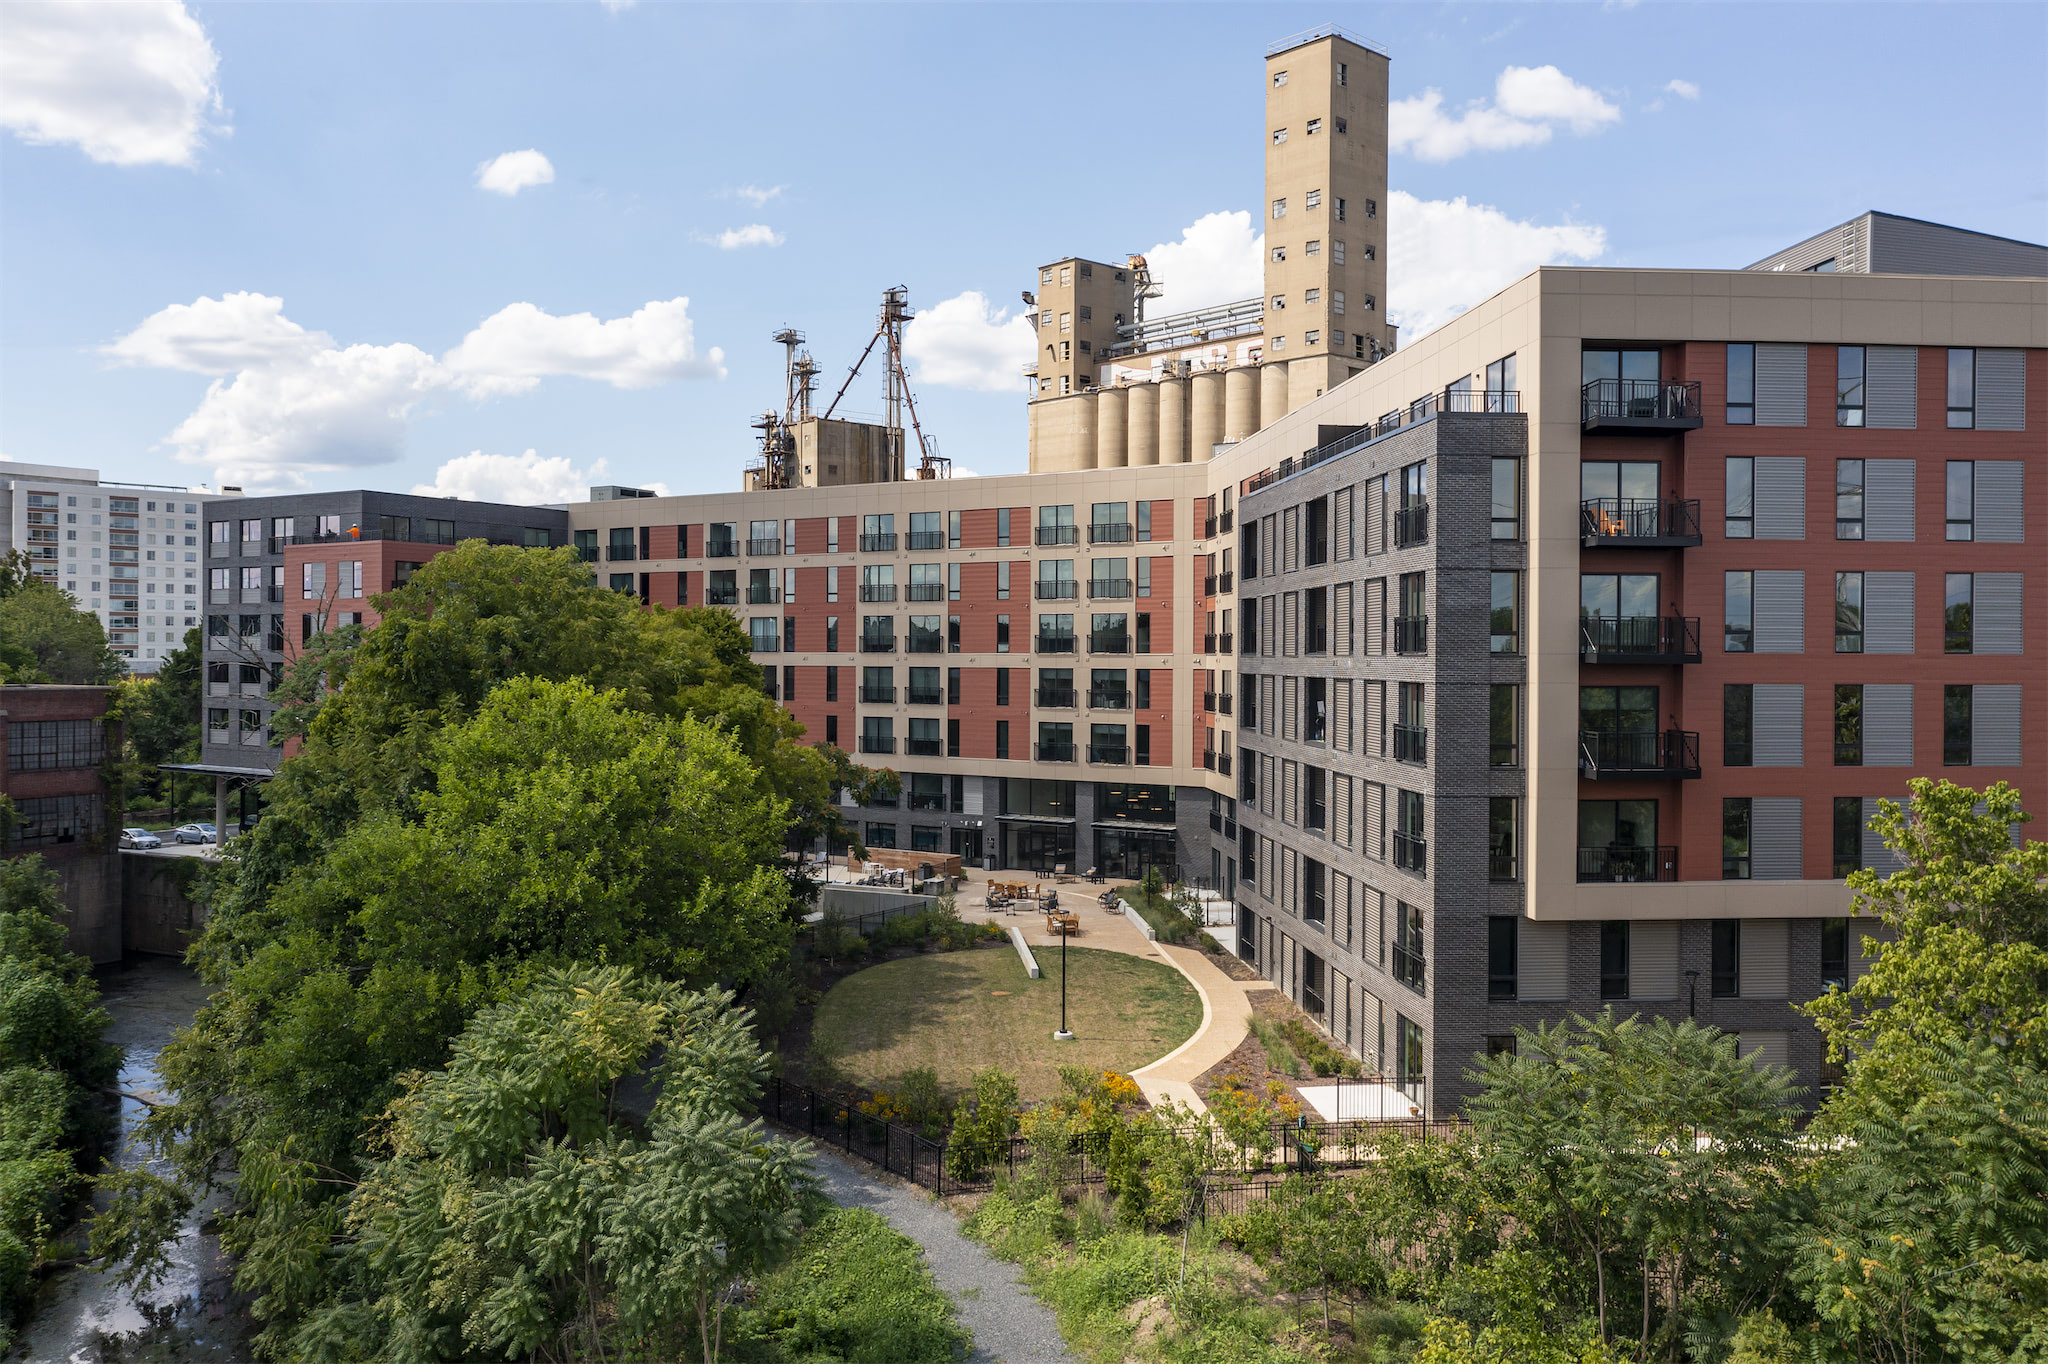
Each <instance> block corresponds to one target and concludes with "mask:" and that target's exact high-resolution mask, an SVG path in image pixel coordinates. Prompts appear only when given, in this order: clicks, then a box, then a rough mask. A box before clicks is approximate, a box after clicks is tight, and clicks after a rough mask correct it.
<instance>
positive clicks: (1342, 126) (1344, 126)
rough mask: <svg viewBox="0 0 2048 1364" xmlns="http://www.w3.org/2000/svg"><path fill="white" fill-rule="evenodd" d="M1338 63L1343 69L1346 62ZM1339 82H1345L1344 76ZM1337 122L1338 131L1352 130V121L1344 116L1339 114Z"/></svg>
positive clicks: (1346, 131)
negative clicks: (1348, 120)
mask: <svg viewBox="0 0 2048 1364" xmlns="http://www.w3.org/2000/svg"><path fill="white" fill-rule="evenodd" d="M1337 65H1338V68H1339V70H1340V71H1341V70H1342V68H1343V65H1344V64H1343V63H1342V62H1339V63H1338V64H1337ZM1338 84H1340V85H1341V84H1343V81H1342V78H1341V77H1340V78H1339V80H1338ZM1336 124H1337V131H1338V132H1340V133H1348V132H1350V131H1351V125H1350V123H1348V122H1346V121H1345V119H1344V118H1343V117H1342V116H1341V115H1340V116H1339V117H1338V118H1337V120H1336Z"/></svg>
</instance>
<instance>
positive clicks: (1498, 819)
mask: <svg viewBox="0 0 2048 1364" xmlns="http://www.w3.org/2000/svg"><path fill="white" fill-rule="evenodd" d="M1520 808H1521V803H1520V802H1519V801H1517V800H1516V799H1515V798H1514V797H1513V796H1488V797H1487V798H1486V876H1487V879H1488V880H1490V881H1519V880H1520V879H1521V876H1522V856H1521V853H1522V839H1521V829H1520V823H1521V821H1520V819H1519V818H1518V813H1519V811H1520Z"/></svg>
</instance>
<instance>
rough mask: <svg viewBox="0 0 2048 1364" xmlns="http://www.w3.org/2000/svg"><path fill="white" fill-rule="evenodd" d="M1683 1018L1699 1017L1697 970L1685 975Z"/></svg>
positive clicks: (1698, 976) (1698, 974) (1698, 975)
mask: <svg viewBox="0 0 2048 1364" xmlns="http://www.w3.org/2000/svg"><path fill="white" fill-rule="evenodd" d="M1685 1016H1686V1017H1687V1018H1698V1017H1699V1016H1700V973H1699V972H1698V970H1692V971H1687V972H1686V973H1685Z"/></svg>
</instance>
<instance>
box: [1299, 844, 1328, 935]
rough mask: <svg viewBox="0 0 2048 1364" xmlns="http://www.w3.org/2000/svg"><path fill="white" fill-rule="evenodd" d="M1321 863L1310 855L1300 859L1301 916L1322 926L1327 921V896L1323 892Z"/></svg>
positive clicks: (1323, 879)
mask: <svg viewBox="0 0 2048 1364" xmlns="http://www.w3.org/2000/svg"><path fill="white" fill-rule="evenodd" d="M1325 879H1326V878H1325V876H1324V872H1323V864H1322V863H1320V862H1318V861H1316V860H1315V859H1314V858H1312V857H1304V858H1302V859H1301V917H1302V919H1303V921H1304V922H1307V923H1311V924H1314V925H1315V926H1316V927H1317V928H1324V927H1325V926H1326V925H1327V924H1328V923H1329V917H1330V909H1329V897H1328V896H1327V895H1326V894H1325V893H1324V889H1323V888H1324V884H1325Z"/></svg>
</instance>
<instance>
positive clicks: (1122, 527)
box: [1088, 521, 1131, 545]
mask: <svg viewBox="0 0 2048 1364" xmlns="http://www.w3.org/2000/svg"><path fill="white" fill-rule="evenodd" d="M1130 542H1131V523H1130V522H1128V521H1104V522H1102V523H1100V524H1099V525H1092V526H1090V527H1088V543H1089V544H1091V545H1127V544H1129V543H1130Z"/></svg>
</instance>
